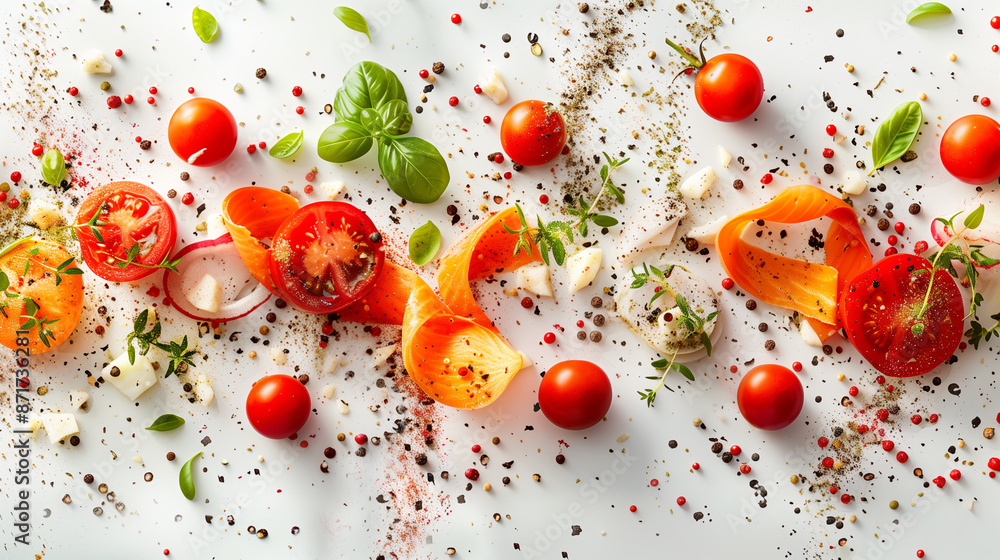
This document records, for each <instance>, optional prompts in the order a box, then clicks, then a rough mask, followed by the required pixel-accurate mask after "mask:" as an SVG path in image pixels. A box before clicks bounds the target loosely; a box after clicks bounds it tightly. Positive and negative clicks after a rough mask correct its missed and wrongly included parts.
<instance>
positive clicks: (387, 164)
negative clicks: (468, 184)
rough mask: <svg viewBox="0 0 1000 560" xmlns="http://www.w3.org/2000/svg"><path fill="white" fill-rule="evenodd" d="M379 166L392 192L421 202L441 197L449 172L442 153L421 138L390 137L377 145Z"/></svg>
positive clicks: (428, 202) (427, 202)
mask: <svg viewBox="0 0 1000 560" xmlns="http://www.w3.org/2000/svg"><path fill="white" fill-rule="evenodd" d="M378 166H379V169H380V170H381V171H382V176H383V177H385V181H386V183H388V184H389V188H390V189H392V192H394V193H396V194H398V195H399V196H401V197H403V198H405V199H406V200H409V201H410V202H417V203H420V204H430V203H432V202H434V201H436V200H437V199H438V198H440V197H441V194H442V193H444V191H445V189H447V188H448V182H449V181H451V175H450V174H449V173H448V164H447V163H445V161H444V157H442V156H441V152H439V151H438V150H437V148H435V147H434V145H433V144H431V143H430V142H428V141H426V140H424V139H422V138H413V137H408V136H404V137H402V138H389V139H386V140H384V141H382V142H379V145H378Z"/></svg>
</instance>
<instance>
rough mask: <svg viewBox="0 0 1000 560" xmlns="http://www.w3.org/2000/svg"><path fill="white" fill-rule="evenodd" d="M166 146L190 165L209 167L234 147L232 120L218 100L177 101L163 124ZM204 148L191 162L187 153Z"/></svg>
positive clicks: (234, 129) (197, 98)
mask: <svg viewBox="0 0 1000 560" xmlns="http://www.w3.org/2000/svg"><path fill="white" fill-rule="evenodd" d="M167 130H168V133H169V139H170V148H171V149H173V150H174V153H175V154H177V157H179V158H181V159H182V160H184V161H185V162H188V163H190V165H195V166H198V167H211V166H213V165H215V164H217V163H220V162H222V161H223V160H224V159H226V158H227V157H229V154H231V153H233V149H235V148H236V141H237V136H238V129H237V127H236V119H235V118H234V117H233V114H232V113H230V112H229V109H227V108H226V107H225V106H224V105H223V104H222V103H219V102H218V101H215V100H214V99H208V98H205V97H196V98H194V99H189V100H187V101H185V102H184V103H181V105H180V107H177V110H175V111H174V114H173V116H171V117H170V124H169V126H168V127H167ZM202 149H204V150H205V152H204V153H202V154H201V155H200V156H198V157H197V158H196V159H195V160H194V161H193V162H191V161H189V160H190V158H191V156H193V155H194V154H196V153H197V152H199V151H201V150H202Z"/></svg>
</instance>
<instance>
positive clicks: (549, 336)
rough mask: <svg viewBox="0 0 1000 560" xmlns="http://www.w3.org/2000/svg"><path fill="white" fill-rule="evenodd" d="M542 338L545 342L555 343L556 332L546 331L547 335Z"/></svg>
mask: <svg viewBox="0 0 1000 560" xmlns="http://www.w3.org/2000/svg"><path fill="white" fill-rule="evenodd" d="M542 340H544V341H545V344H553V343H554V342H555V341H556V333H554V332H547V333H545V336H544V337H542Z"/></svg>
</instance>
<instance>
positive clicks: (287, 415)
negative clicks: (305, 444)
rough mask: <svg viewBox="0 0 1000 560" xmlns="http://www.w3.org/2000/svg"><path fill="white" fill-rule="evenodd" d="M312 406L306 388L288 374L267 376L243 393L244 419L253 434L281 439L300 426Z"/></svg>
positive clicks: (300, 427)
mask: <svg viewBox="0 0 1000 560" xmlns="http://www.w3.org/2000/svg"><path fill="white" fill-rule="evenodd" d="M311 408H312V404H311V401H310V399H309V391H308V390H307V389H306V387H305V385H303V384H302V383H301V382H300V381H299V380H298V379H295V378H294V377H291V376H289V375H268V376H267V377H263V378H261V379H260V380H258V381H257V382H256V383H254V384H253V387H251V388H250V394H249V395H247V419H249V420H250V425H251V426H253V428H254V429H255V430H257V433H259V434H260V435H262V436H264V437H268V438H271V439H284V438H286V437H289V436H291V435H292V434H294V433H295V432H297V431H299V430H301V429H302V426H304V425H305V424H306V420H308V419H309V410H310V409H311Z"/></svg>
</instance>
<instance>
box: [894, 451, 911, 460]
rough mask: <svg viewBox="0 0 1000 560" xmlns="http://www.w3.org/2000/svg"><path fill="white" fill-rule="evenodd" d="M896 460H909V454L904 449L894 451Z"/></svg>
mask: <svg viewBox="0 0 1000 560" xmlns="http://www.w3.org/2000/svg"><path fill="white" fill-rule="evenodd" d="M896 460H897V461H899V462H900V463H905V462H907V461H909V460H910V456H909V455H907V454H906V451H900V452H899V453H896Z"/></svg>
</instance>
